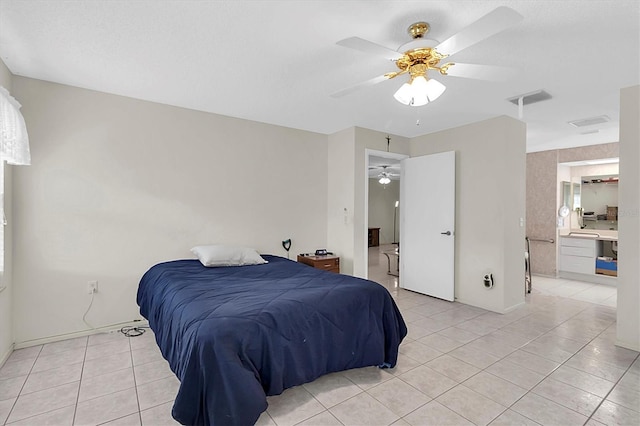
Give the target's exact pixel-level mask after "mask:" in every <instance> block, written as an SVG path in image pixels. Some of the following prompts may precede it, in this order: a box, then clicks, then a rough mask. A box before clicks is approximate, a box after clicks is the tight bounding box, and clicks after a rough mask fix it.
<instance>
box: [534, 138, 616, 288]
mask: <svg viewBox="0 0 640 426" xmlns="http://www.w3.org/2000/svg"><path fill="white" fill-rule="evenodd" d="M618 156H619V152H618V143H617V142H615V143H608V144H601V145H590V146H585V147H578V148H568V149H554V150H549V151H539V152H532V153H528V154H527V181H526V197H527V236H528V237H530V238H536V239H553V240H554V243H553V244H550V243H547V242H537V241H532V242H531V271H532V272H533V273H534V274H539V275H548V276H555V275H556V273H557V260H556V259H557V241H558V232H557V225H556V224H557V222H556V218H557V217H558V207H559V204H558V191H559V185H560V183H559V182H560V181H561V180H562V179H561V178H559V177H558V163H568V162H571V161H584V160H597V159H602V158H615V157H618Z"/></svg>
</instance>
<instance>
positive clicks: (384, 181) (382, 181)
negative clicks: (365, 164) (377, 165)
mask: <svg viewBox="0 0 640 426" xmlns="http://www.w3.org/2000/svg"><path fill="white" fill-rule="evenodd" d="M378 183H380V184H381V185H387V184H389V183H391V179H389V177H388V176H382V177H381V178H380V180H379V181H378Z"/></svg>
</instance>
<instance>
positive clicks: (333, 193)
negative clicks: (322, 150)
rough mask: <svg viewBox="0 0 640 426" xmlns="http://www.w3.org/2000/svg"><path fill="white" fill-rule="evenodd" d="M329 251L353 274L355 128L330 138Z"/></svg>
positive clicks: (342, 267)
mask: <svg viewBox="0 0 640 426" xmlns="http://www.w3.org/2000/svg"><path fill="white" fill-rule="evenodd" d="M328 140H329V142H328V145H329V148H328V164H329V172H328V199H327V218H328V224H327V249H329V250H330V251H332V252H333V253H335V254H336V255H338V256H340V272H341V273H343V274H352V273H353V251H354V216H353V215H354V213H353V212H354V208H355V182H354V180H355V169H354V167H353V164H354V163H355V128H354V127H351V128H349V129H345V130H342V131H341V132H338V133H335V134H333V135H330V136H329V138H328Z"/></svg>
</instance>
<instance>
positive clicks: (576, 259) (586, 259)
mask: <svg viewBox="0 0 640 426" xmlns="http://www.w3.org/2000/svg"><path fill="white" fill-rule="evenodd" d="M596 242H597V241H596V240H595V239H586V238H567V237H562V238H560V256H559V258H558V269H559V270H560V271H566V272H574V273H577V274H595V273H596V257H597V255H598V254H597V250H596Z"/></svg>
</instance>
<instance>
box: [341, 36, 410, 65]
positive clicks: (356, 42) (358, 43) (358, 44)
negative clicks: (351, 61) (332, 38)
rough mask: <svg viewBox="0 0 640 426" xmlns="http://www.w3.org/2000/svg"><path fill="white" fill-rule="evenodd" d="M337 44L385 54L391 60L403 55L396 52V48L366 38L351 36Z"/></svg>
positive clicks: (366, 51) (378, 54) (381, 54)
mask: <svg viewBox="0 0 640 426" xmlns="http://www.w3.org/2000/svg"><path fill="white" fill-rule="evenodd" d="M336 44H337V45H340V46H344V47H349V48H351V49H355V50H359V51H361V52H364V53H371V54H373V55H377V56H383V57H385V58H387V59H389V60H391V61H395V60H396V59H398V58H400V57H401V56H402V54H401V53H398V52H396V51H395V50H392V49H389V48H387V47H384V46H381V45H379V44H376V43H374V42H372V41H369V40H365V39H363V38H360V37H349V38H345V39H344V40H340V41H339V42H337V43H336Z"/></svg>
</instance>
